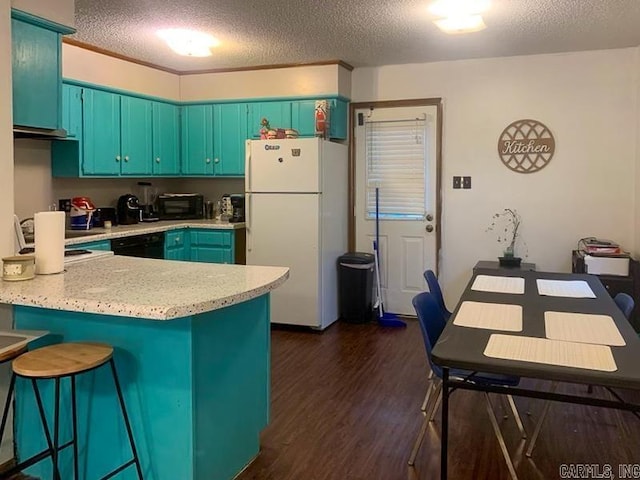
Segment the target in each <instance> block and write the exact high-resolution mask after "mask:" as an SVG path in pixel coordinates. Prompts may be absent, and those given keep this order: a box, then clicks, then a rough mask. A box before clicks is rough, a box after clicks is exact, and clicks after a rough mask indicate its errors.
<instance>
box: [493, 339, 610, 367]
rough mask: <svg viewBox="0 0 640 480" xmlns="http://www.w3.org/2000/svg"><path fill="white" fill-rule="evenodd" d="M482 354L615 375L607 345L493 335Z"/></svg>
mask: <svg viewBox="0 0 640 480" xmlns="http://www.w3.org/2000/svg"><path fill="white" fill-rule="evenodd" d="M484 354H485V355H486V356H487V357H491V358H501V359H504V360H520V361H523V362H531V363H543V364H546V365H558V366H562V367H574V368H584V369H587V370H599V371H601V372H615V371H616V370H617V369H618V366H617V365H616V362H615V360H614V359H613V354H612V353H611V348H610V347H608V346H606V345H591V344H588V343H575V342H563V341H560V340H549V339H547V338H536V337H519V336H516V335H503V334H500V333H494V334H492V335H491V336H490V337H489V342H488V343H487V347H486V348H485V349H484Z"/></svg>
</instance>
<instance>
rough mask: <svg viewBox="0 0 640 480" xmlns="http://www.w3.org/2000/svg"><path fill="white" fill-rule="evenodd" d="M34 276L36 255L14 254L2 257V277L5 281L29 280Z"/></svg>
mask: <svg viewBox="0 0 640 480" xmlns="http://www.w3.org/2000/svg"><path fill="white" fill-rule="evenodd" d="M35 276H36V257H35V256H33V255H16V256H13V257H4V258H3V259H2V279H3V280H7V281H17V280H30V279H32V278H33V277H35Z"/></svg>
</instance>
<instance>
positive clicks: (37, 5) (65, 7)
mask: <svg viewBox="0 0 640 480" xmlns="http://www.w3.org/2000/svg"><path fill="white" fill-rule="evenodd" d="M11 6H12V7H13V8H17V9H18V10H22V11H23V12H28V13H31V14H32V15H36V16H38V17H42V18H46V19H47V20H51V21H53V22H57V23H60V24H62V25H66V26H68V27H73V26H75V24H76V20H75V1H74V0H46V1H43V0H11Z"/></svg>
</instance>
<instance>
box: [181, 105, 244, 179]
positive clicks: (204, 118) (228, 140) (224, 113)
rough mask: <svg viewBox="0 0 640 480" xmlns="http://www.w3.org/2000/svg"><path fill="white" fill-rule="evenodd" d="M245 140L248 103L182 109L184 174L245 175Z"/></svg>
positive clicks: (195, 106)
mask: <svg viewBox="0 0 640 480" xmlns="http://www.w3.org/2000/svg"><path fill="white" fill-rule="evenodd" d="M246 139H247V104H246V103H226V104H219V105H187V106H185V107H183V109H182V169H181V172H182V174H183V175H187V176H190V175H194V176H196V175H197V176H199V175H208V176H212V175H215V176H242V175H244V158H245V155H244V149H245V140H246Z"/></svg>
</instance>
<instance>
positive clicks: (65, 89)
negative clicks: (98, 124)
mask: <svg viewBox="0 0 640 480" xmlns="http://www.w3.org/2000/svg"><path fill="white" fill-rule="evenodd" d="M62 128H64V129H65V130H66V131H67V138H68V139H72V140H81V139H82V87H77V86H75V85H67V84H64V85H62Z"/></svg>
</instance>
